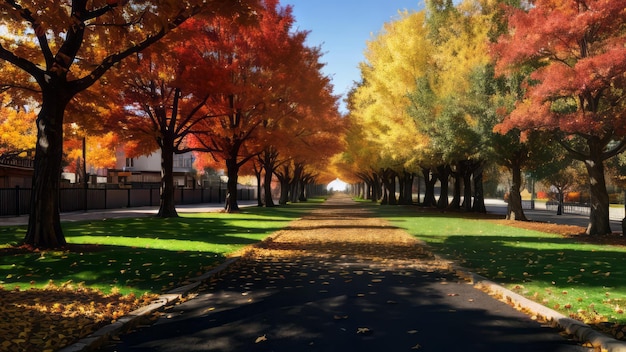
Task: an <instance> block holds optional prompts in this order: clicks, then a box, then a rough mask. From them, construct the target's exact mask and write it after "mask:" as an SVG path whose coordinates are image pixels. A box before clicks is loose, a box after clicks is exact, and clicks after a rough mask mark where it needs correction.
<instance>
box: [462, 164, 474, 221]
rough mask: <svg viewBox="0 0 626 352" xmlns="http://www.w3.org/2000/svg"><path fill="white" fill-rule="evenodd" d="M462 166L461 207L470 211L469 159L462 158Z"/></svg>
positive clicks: (470, 181) (470, 175) (470, 180)
mask: <svg viewBox="0 0 626 352" xmlns="http://www.w3.org/2000/svg"><path fill="white" fill-rule="evenodd" d="M462 164H464V167H463V203H462V204H461V208H462V209H463V210H465V211H467V212H470V211H472V169H471V166H472V165H471V161H470V160H464V161H463V162H462Z"/></svg>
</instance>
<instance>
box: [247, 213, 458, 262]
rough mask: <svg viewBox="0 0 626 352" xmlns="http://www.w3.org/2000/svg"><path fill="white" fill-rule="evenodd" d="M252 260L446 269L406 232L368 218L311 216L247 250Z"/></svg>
mask: <svg viewBox="0 0 626 352" xmlns="http://www.w3.org/2000/svg"><path fill="white" fill-rule="evenodd" d="M246 255H247V256H252V257H271V258H284V257H298V256H317V257H327V258H328V257H342V258H345V260H355V261H368V262H373V263H378V264H380V265H387V266H412V267H416V266H419V267H420V268H421V269H423V270H435V269H444V268H447V267H448V266H449V262H447V261H446V262H444V261H442V260H440V259H438V258H437V257H435V255H433V253H432V252H431V251H430V250H429V249H428V247H427V246H426V245H425V244H424V243H423V242H420V241H419V240H418V239H416V238H415V237H413V236H411V235H409V234H408V233H407V232H406V231H405V230H402V229H400V228H397V227H395V226H391V225H390V224H389V223H388V222H386V221H384V220H381V219H376V218H368V217H365V216H363V217H359V218H356V219H354V218H350V217H342V218H340V217H334V218H333V217H328V216H320V217H316V216H308V217H305V218H304V219H301V220H298V221H296V222H294V223H292V225H291V226H290V227H288V228H286V229H283V230H280V231H278V232H276V233H274V234H273V235H272V236H270V237H269V238H267V239H266V240H264V241H263V242H261V243H260V244H258V245H256V246H254V247H252V248H248V252H247V253H246Z"/></svg>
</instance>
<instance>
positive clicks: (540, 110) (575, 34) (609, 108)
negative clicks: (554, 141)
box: [493, 0, 626, 235]
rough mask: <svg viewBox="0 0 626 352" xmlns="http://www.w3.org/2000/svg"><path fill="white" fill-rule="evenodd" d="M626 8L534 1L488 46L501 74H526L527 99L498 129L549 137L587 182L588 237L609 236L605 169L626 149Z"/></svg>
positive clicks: (586, 1) (625, 3)
mask: <svg viewBox="0 0 626 352" xmlns="http://www.w3.org/2000/svg"><path fill="white" fill-rule="evenodd" d="M624 8H626V0H611V1H605V0H536V1H533V2H532V6H530V7H529V8H525V9H518V8H511V9H510V15H509V17H508V23H509V32H508V34H505V35H503V36H501V37H500V38H499V39H498V42H497V43H496V44H495V45H494V46H493V54H494V57H495V59H496V61H497V71H498V73H501V74H506V73H507V72H511V70H518V69H520V68H521V67H525V68H529V67H530V68H531V69H532V73H531V74H530V75H529V77H528V80H527V82H526V86H525V90H526V94H525V97H524V99H523V100H521V101H519V102H518V103H517V105H516V107H515V109H514V110H513V111H512V112H511V113H510V114H509V115H508V116H507V117H506V118H505V120H504V121H503V122H502V123H501V124H500V125H499V126H497V127H496V128H497V129H499V130H500V131H503V132H506V131H508V130H511V129H513V128H519V129H521V130H548V131H553V132H554V133H555V134H556V136H557V137H558V138H559V141H560V144H561V145H562V146H563V147H564V148H565V149H566V150H567V151H568V152H569V154H570V155H571V156H572V157H573V158H575V159H577V160H580V161H582V162H584V164H585V166H586V169H587V172H588V174H589V184H590V193H591V199H590V203H591V215H590V221H589V226H588V228H587V234H589V235H604V234H608V233H611V227H610V224H609V197H608V194H607V190H606V184H605V176H604V161H605V160H606V159H608V158H610V157H612V156H614V155H616V154H619V153H621V152H622V151H623V150H624V148H625V146H626V139H625V136H626V109H625V108H626V106H625V101H624V88H626V30H625V28H624V23H626V11H624Z"/></svg>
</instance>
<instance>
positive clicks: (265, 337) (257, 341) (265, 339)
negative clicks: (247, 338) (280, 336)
mask: <svg viewBox="0 0 626 352" xmlns="http://www.w3.org/2000/svg"><path fill="white" fill-rule="evenodd" d="M263 341H267V336H266V335H263V336H259V337H257V338H256V340H255V341H254V343H259V342H263Z"/></svg>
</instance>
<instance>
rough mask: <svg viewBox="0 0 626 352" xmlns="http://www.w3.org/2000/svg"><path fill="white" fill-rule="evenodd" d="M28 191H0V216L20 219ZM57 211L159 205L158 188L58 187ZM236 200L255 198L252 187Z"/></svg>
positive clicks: (214, 190) (197, 192)
mask: <svg viewBox="0 0 626 352" xmlns="http://www.w3.org/2000/svg"><path fill="white" fill-rule="evenodd" d="M30 193H31V189H30V188H21V187H15V188H0V216H20V215H25V214H28V212H29V209H30ZM59 197H60V198H59V203H60V204H59V206H60V211H61V212H71V211H81V210H84V211H86V210H96V209H119V208H131V207H143V206H158V205H159V201H160V198H159V189H158V188H128V189H121V188H87V189H85V188H61V189H60V194H59ZM225 198H226V189H225V188H218V187H210V188H198V189H187V188H180V189H177V190H176V191H175V192H174V199H175V202H176V204H202V203H223V202H224V201H225ZM237 199H239V200H255V199H257V195H256V188H254V187H251V188H241V189H239V190H238V194H237Z"/></svg>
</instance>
